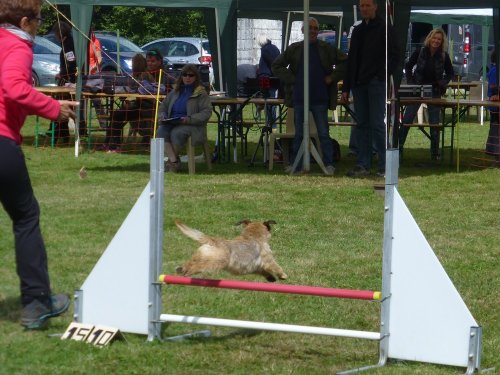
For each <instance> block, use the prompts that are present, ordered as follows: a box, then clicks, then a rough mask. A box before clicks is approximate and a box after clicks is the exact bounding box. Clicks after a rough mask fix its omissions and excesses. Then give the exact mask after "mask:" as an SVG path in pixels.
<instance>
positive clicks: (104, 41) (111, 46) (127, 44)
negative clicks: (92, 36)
mask: <svg viewBox="0 0 500 375" xmlns="http://www.w3.org/2000/svg"><path fill="white" fill-rule="evenodd" d="M97 39H99V41H100V42H101V48H102V49H103V51H105V52H116V51H117V46H116V38H110V37H107V36H106V37H105V36H99V35H98V36H97ZM119 40H120V52H142V49H140V48H139V47H138V46H137V45H135V44H134V43H132V42H131V41H130V40H128V39H124V38H120V39H119Z"/></svg>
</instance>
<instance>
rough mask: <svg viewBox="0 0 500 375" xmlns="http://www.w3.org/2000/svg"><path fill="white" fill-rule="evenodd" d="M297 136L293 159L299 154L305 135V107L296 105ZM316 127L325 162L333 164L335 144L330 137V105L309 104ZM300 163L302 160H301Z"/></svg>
mask: <svg viewBox="0 0 500 375" xmlns="http://www.w3.org/2000/svg"><path fill="white" fill-rule="evenodd" d="M293 109H294V115H295V118H294V119H295V138H294V139H293V152H294V156H293V160H295V157H296V156H297V152H298V151H299V148H300V145H301V144H302V139H303V137H304V107H303V106H295V107H294V108H293ZM309 110H310V111H311V113H312V115H313V118H314V122H315V124H316V129H317V130H318V137H319V143H320V146H321V151H322V152H323V163H324V164H325V166H328V165H333V145H332V141H331V139H330V132H329V130H330V129H329V127H328V106H327V105H326V104H325V105H311V106H309ZM301 160H302V159H301ZM299 164H300V162H299Z"/></svg>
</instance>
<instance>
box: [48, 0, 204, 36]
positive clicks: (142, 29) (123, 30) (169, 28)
mask: <svg viewBox="0 0 500 375" xmlns="http://www.w3.org/2000/svg"><path fill="white" fill-rule="evenodd" d="M57 9H58V10H59V11H60V12H62V13H63V14H65V15H67V16H68V17H70V14H71V12H70V10H69V6H67V5H66V6H63V5H60V6H58V7H57ZM42 15H43V18H44V20H45V21H44V24H43V25H42V27H41V28H40V31H39V34H41V35H43V34H46V33H47V32H49V31H50V29H51V27H52V25H53V24H54V23H55V22H57V20H58V17H57V12H56V11H55V10H54V8H53V7H51V6H49V5H47V4H44V5H43V8H42ZM59 19H62V17H61V16H60V15H59ZM92 25H93V26H94V29H95V30H105V31H119V32H120V34H121V35H122V36H124V37H126V38H128V39H130V40H132V41H133V42H134V43H136V44H138V45H139V46H141V45H143V44H145V43H147V42H150V41H152V40H154V39H158V38H167V37H175V36H200V35H201V36H206V35H207V31H206V26H205V21H204V17H203V12H201V11H195V10H187V9H177V8H145V7H128V6H95V7H94V15H93V19H92ZM83 31H84V32H85V30H83Z"/></svg>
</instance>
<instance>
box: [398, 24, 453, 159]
mask: <svg viewBox="0 0 500 375" xmlns="http://www.w3.org/2000/svg"><path fill="white" fill-rule="evenodd" d="M447 51H448V39H447V38H446V34H445V32H444V30H443V29H441V28H437V29H433V30H432V31H431V32H430V33H429V34H428V35H427V37H426V38H425V41H424V45H423V46H422V48H420V49H418V50H416V51H415V52H413V53H412V55H411V56H410V59H409V60H408V63H406V66H405V72H406V81H407V82H408V83H409V84H413V85H432V97H433V98H441V96H443V95H444V94H445V93H446V87H447V86H448V83H449V82H450V81H451V79H452V78H453V76H454V72H453V65H452V64H451V59H450V56H449V55H448V52H447ZM419 108H420V104H413V105H409V106H407V107H406V110H405V113H404V116H403V126H402V128H401V132H400V133H399V151H400V153H401V155H402V152H403V146H404V144H405V142H406V137H407V136H408V131H409V130H410V128H409V127H408V126H404V125H407V124H412V123H413V120H414V119H415V116H416V115H417V112H418V109H419ZM427 109H428V111H429V125H433V126H431V127H430V129H429V130H430V131H429V133H430V138H431V159H432V160H440V159H441V154H440V152H439V135H440V129H439V128H438V127H436V126H437V125H439V120H440V119H439V115H440V113H441V107H440V106H436V105H430V104H429V105H428V106H427Z"/></svg>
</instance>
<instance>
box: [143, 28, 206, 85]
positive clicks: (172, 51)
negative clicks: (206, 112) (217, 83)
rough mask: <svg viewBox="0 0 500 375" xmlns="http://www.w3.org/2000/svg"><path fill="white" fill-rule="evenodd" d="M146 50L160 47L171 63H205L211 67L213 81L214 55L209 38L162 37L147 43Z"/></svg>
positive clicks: (144, 48)
mask: <svg viewBox="0 0 500 375" xmlns="http://www.w3.org/2000/svg"><path fill="white" fill-rule="evenodd" d="M141 48H142V49H143V50H144V51H149V50H152V49H158V50H159V51H160V52H161V54H162V55H163V57H166V58H167V59H168V60H169V63H170V64H173V65H176V64H204V65H208V66H209V68H210V82H213V70H212V55H211V54H210V44H209V43H208V39H203V38H194V37H182V38H162V39H156V40H153V41H152V42H149V43H146V44H145V45H143V46H142V47H141Z"/></svg>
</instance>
